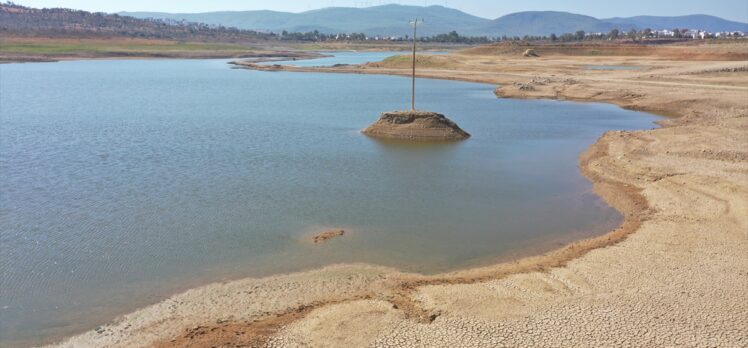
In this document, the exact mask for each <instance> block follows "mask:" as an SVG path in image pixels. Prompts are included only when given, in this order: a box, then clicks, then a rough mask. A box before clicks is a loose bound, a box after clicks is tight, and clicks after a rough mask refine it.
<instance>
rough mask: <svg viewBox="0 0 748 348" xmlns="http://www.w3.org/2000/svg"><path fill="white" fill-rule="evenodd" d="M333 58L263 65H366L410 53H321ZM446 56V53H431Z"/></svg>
mask: <svg viewBox="0 0 748 348" xmlns="http://www.w3.org/2000/svg"><path fill="white" fill-rule="evenodd" d="M320 53H323V54H326V55H329V56H332V57H327V58H319V59H302V60H288V61H281V62H263V63H260V64H263V65H273V64H283V65H294V66H303V67H310V66H332V65H335V64H364V63H369V62H381V61H382V60H384V59H385V58H388V57H391V56H397V55H401V54H407V53H408V52H397V51H383V52H320ZM429 54H444V53H439V52H437V53H429Z"/></svg>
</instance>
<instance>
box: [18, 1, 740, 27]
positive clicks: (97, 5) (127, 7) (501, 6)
mask: <svg viewBox="0 0 748 348" xmlns="http://www.w3.org/2000/svg"><path fill="white" fill-rule="evenodd" d="M13 2H15V3H17V4H21V5H25V6H30V7H66V8H74V9H80V10H87V11H96V12H119V11H157V12H209V11H244V10H275V11H287V12H302V11H307V10H313V9H317V8H322V7H330V6H345V7H366V6H373V5H382V4H388V3H397V4H402V5H419V6H423V5H441V6H447V7H452V8H457V9H459V10H462V11H465V12H467V13H470V14H473V15H476V16H480V17H485V18H491V19H493V18H497V17H500V16H502V15H505V14H509V13H514V12H520V11H566V12H573V13H579V14H585V15H589V16H593V17H597V18H607V17H630V16H637V15H653V16H678V15H686V14H709V15H714V16H718V17H722V18H725V19H730V20H734V21H739V22H744V23H748V0H709V1H705V0H678V1H673V0H654V1H653V0H614V1H609V0H522V1H518V0H462V1H457V0H404V1H397V0H395V1H385V0H300V1H299V0H249V1H248V0H244V1H242V0H211V1H207V0H157V1H154V0H119V1H117V0H112V1H109V0H107V1H102V0H15V1H13Z"/></svg>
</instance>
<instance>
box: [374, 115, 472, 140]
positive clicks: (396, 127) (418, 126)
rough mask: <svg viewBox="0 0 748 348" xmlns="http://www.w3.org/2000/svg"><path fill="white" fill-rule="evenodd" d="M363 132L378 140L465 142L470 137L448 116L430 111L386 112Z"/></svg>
mask: <svg viewBox="0 0 748 348" xmlns="http://www.w3.org/2000/svg"><path fill="white" fill-rule="evenodd" d="M361 132H362V133H364V134H366V135H368V136H372V137H376V138H385V139H404V140H463V139H467V138H469V137H470V134H468V133H467V132H465V131H464V130H462V129H461V128H460V127H459V126H458V125H457V124H456V123H454V122H453V121H452V120H450V119H448V118H447V117H446V116H444V115H442V114H439V113H436V112H430V111H391V112H385V113H382V115H381V116H380V117H379V120H377V121H376V122H374V123H373V124H372V125H370V126H369V127H366V128H365V129H364V130H363V131H361Z"/></svg>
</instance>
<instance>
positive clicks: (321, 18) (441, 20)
mask: <svg viewBox="0 0 748 348" xmlns="http://www.w3.org/2000/svg"><path fill="white" fill-rule="evenodd" d="M119 14H120V15H126V16H132V17H137V18H160V19H170V20H177V21H181V20H185V21H190V22H200V23H206V24H213V25H223V26H227V27H236V28H240V29H250V30H262V31H273V32H281V31H283V30H287V31H289V32H294V31H301V32H305V31H313V30H318V31H320V32H323V33H328V34H334V33H352V32H358V33H365V34H367V35H369V36H375V35H380V36H404V35H407V34H408V32H409V29H408V28H409V27H408V20H409V19H412V18H423V19H425V22H426V23H425V24H424V25H423V27H422V30H421V33H422V34H424V35H436V34H442V33H447V32H450V31H453V30H454V31H457V32H458V33H460V34H462V35H471V36H494V37H496V36H502V35H509V36H514V35H519V36H522V35H550V34H552V33H555V34H563V33H573V32H576V31H578V30H584V31H586V32H608V31H610V30H612V29H614V28H617V29H619V30H623V31H628V30H630V29H639V30H641V29H645V28H651V29H655V30H658V29H673V28H683V29H686V28H687V29H701V30H707V31H711V32H720V31H744V32H748V23H740V22H733V21H728V20H725V19H722V18H719V17H714V16H708V15H691V16H679V17H656V16H638V17H630V18H608V19H598V18H594V17H590V16H584V15H579V14H574V13H568V12H553V11H533V12H518V13H513V14H510V15H506V16H503V17H500V18H497V19H493V20H491V19H486V18H481V17H477V16H473V15H470V14H467V13H465V12H462V11H459V10H456V9H452V8H447V7H443V6H428V7H421V6H404V5H383V6H374V7H366V8H348V7H328V8H323V9H319V10H313V11H306V12H301V13H289V12H276V11H239V12H206V13H163V12H120V13H119Z"/></svg>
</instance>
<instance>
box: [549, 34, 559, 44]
mask: <svg viewBox="0 0 748 348" xmlns="http://www.w3.org/2000/svg"><path fill="white" fill-rule="evenodd" d="M551 41H553V42H556V41H558V36H556V34H551Z"/></svg>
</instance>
